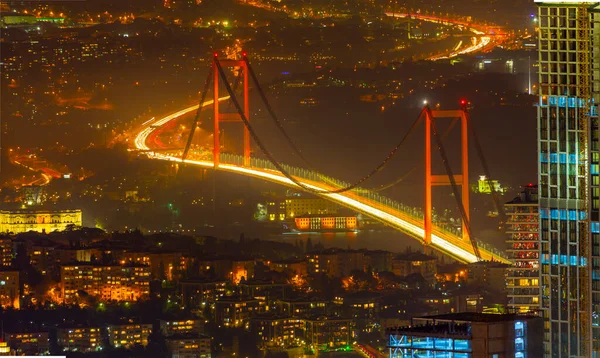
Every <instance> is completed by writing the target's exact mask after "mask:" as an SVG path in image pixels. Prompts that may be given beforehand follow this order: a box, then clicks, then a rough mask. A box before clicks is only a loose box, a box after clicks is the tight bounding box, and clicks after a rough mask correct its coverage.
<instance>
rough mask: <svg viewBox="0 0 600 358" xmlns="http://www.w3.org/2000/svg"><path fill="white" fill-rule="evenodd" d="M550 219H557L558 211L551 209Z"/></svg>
mask: <svg viewBox="0 0 600 358" xmlns="http://www.w3.org/2000/svg"><path fill="white" fill-rule="evenodd" d="M550 218H552V219H558V209H552V210H550Z"/></svg>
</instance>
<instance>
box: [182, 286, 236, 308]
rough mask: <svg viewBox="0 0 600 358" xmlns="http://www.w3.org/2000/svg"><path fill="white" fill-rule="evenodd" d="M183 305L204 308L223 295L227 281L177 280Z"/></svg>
mask: <svg viewBox="0 0 600 358" xmlns="http://www.w3.org/2000/svg"><path fill="white" fill-rule="evenodd" d="M179 285H180V286H181V297H182V301H183V305H184V306H186V307H191V308H204V307H205V306H206V305H207V304H211V303H214V302H215V301H217V300H218V299H220V298H222V297H224V296H225V291H226V288H227V281H225V280H206V279H188V280H181V281H180V282H179Z"/></svg>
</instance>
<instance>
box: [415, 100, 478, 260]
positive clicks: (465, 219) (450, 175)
mask: <svg viewBox="0 0 600 358" xmlns="http://www.w3.org/2000/svg"><path fill="white" fill-rule="evenodd" d="M426 108H427V109H426V110H427V115H428V116H429V118H431V119H430V120H429V121H430V123H431V130H432V132H433V136H434V138H435V141H436V142H437V147H438V152H440V155H441V157H442V163H443V164H444V167H445V168H446V174H448V179H449V180H450V184H451V186H452V192H453V194H454V198H455V199H456V204H457V206H458V210H459V211H460V215H461V217H462V220H463V223H464V224H465V229H466V231H467V235H469V239H470V240H471V245H473V252H474V253H475V256H477V259H478V260H481V253H480V252H479V247H478V246H477V241H475V238H474V237H473V235H472V232H471V222H470V220H469V217H468V216H467V211H466V210H465V207H464V205H463V203H462V200H461V199H460V191H459V190H458V186H457V185H456V180H454V174H453V172H452V168H451V167H450V162H449V161H448V156H447V155H446V149H445V148H444V144H443V143H442V138H441V137H440V135H439V134H438V132H437V128H436V126H435V121H434V120H433V114H432V113H431V109H430V108H429V106H427V107H426ZM464 174H465V173H463V175H464Z"/></svg>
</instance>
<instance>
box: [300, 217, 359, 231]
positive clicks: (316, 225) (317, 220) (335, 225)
mask: <svg viewBox="0 0 600 358" xmlns="http://www.w3.org/2000/svg"><path fill="white" fill-rule="evenodd" d="M357 222H358V220H357V218H356V216H322V215H302V216H296V217H295V218H294V223H295V224H296V229H298V230H300V231H309V230H318V231H328V230H331V231H337V230H342V231H345V230H356V229H357V228H358V224H357Z"/></svg>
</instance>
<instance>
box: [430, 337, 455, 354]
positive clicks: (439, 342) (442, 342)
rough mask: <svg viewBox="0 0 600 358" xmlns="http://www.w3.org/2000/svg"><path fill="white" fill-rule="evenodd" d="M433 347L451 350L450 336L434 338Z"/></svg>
mask: <svg viewBox="0 0 600 358" xmlns="http://www.w3.org/2000/svg"><path fill="white" fill-rule="evenodd" d="M434 346H435V349H443V350H448V351H451V350H452V338H435V342H434Z"/></svg>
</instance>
